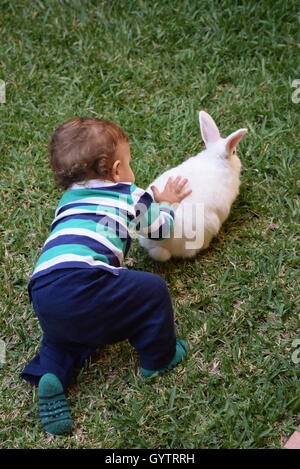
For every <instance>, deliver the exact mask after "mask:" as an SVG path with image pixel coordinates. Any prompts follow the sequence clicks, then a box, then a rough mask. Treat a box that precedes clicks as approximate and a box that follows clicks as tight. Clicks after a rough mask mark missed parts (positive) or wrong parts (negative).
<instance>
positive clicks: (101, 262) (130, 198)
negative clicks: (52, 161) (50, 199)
mask: <svg viewBox="0 0 300 469" xmlns="http://www.w3.org/2000/svg"><path fill="white" fill-rule="evenodd" d="M173 224H174V211H173V209H172V206H171V205H169V204H157V203H156V202H155V201H154V200H153V198H152V196H151V195H150V194H149V193H148V192H146V191H144V190H143V189H140V188H138V187H137V186H136V185H135V184H131V183H116V184H114V183H112V182H109V181H100V180H91V181H88V182H87V183H86V184H85V185H82V184H73V186H71V188H70V189H69V190H67V191H66V192H65V193H64V194H63V196H62V198H61V199H60V201H59V204H58V206H57V209H56V212H55V218H54V220H53V222H52V224H51V232H50V234H49V237H48V238H47V240H46V242H45V244H44V246H43V250H42V253H41V255H40V257H39V259H38V261H37V263H36V266H35V269H34V272H33V274H32V277H31V281H32V280H33V279H35V278H37V277H39V276H42V275H45V274H48V273H49V272H51V271H53V270H55V269H64V268H95V267H99V268H102V269H106V270H110V271H112V273H114V274H115V275H118V269H120V268H125V267H123V265H122V264H123V261H124V258H125V256H126V254H127V252H128V250H129V247H130V243H131V237H132V234H133V233H138V234H139V235H142V236H146V237H150V238H153V239H156V240H159V239H164V238H167V237H168V236H169V235H170V233H171V231H172V230H173Z"/></svg>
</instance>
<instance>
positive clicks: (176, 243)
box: [138, 111, 247, 261]
mask: <svg viewBox="0 0 300 469" xmlns="http://www.w3.org/2000/svg"><path fill="white" fill-rule="evenodd" d="M199 121H200V130H201V135H202V139H203V141H204V143H205V146H206V149H205V150H203V151H202V152H200V153H198V154H197V155H196V156H193V157H192V158H189V159H188V160H187V161H184V162H183V163H182V164H180V165H179V166H176V167H175V168H172V169H169V170H168V171H166V172H165V173H163V174H162V175H161V176H159V177H158V178H157V179H155V180H154V181H153V183H152V184H150V186H149V187H148V189H147V190H148V192H149V193H151V195H153V192H152V190H151V186H152V185H154V186H156V187H157V188H158V190H159V191H162V190H163V189H164V187H165V184H166V182H167V180H168V178H169V177H170V176H172V177H177V176H182V177H183V178H187V179H188V183H187V184H186V186H185V189H192V193H191V194H190V195H188V196H187V197H186V198H185V199H183V200H182V201H181V202H180V204H179V205H178V207H177V208H176V210H175V222H174V230H173V232H172V234H171V236H170V237H169V238H166V239H163V240H158V241H155V240H153V239H149V238H144V237H141V236H139V238H138V239H139V243H140V244H141V246H143V247H144V248H145V249H147V250H148V252H149V255H150V256H151V257H152V258H153V259H155V260H157V261H167V260H168V259H170V258H171V257H172V256H174V257H194V256H195V255H196V254H197V253H198V252H199V251H200V250H203V249H206V248H207V247H208V246H209V244H210V242H211V240H212V238H213V237H214V236H216V235H217V234H218V232H219V230H220V228H221V225H222V223H223V222H224V221H225V220H226V218H227V217H228V215H229V212H230V208H231V205H232V203H233V202H234V200H235V199H236V197H237V195H238V193H239V186H240V172H241V162H240V160H239V158H238V157H237V155H236V149H235V148H236V146H237V144H238V143H239V141H240V140H241V139H242V137H243V136H244V135H245V134H246V133H247V129H239V130H237V131H236V132H233V133H232V134H230V135H229V137H227V138H222V137H221V136H220V133H219V129H218V127H217V125H216V123H215V122H214V120H213V119H212V117H211V116H210V115H209V114H207V113H206V112H205V111H200V112H199ZM193 239H194V241H193Z"/></svg>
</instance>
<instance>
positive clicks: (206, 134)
mask: <svg viewBox="0 0 300 469" xmlns="http://www.w3.org/2000/svg"><path fill="white" fill-rule="evenodd" d="M199 122H200V130H201V135H202V138H203V141H204V143H205V145H206V146H207V144H208V143H213V142H216V141H217V140H219V138H220V132H219V129H218V127H217V125H216V123H215V121H214V120H213V118H212V117H210V115H209V114H207V112H205V111H200V112H199Z"/></svg>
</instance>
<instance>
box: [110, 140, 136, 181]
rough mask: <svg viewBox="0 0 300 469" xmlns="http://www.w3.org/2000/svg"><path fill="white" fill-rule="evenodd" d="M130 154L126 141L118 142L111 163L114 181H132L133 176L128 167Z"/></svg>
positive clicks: (133, 179)
mask: <svg viewBox="0 0 300 469" xmlns="http://www.w3.org/2000/svg"><path fill="white" fill-rule="evenodd" d="M130 161H131V154H130V146H129V143H128V142H125V141H122V142H119V143H118V146H117V149H116V154H115V162H114V164H113V170H112V177H113V180H114V182H132V183H133V182H134V181H135V176H134V173H133V171H132V169H131V167H130Z"/></svg>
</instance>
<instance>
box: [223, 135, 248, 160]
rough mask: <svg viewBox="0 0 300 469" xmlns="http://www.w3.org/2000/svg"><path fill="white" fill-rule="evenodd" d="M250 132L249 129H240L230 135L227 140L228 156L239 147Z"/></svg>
mask: <svg viewBox="0 0 300 469" xmlns="http://www.w3.org/2000/svg"><path fill="white" fill-rule="evenodd" d="M247 132H248V130H247V129H239V130H236V131H235V132H233V133H232V134H230V135H229V137H227V138H226V151H227V153H228V155H230V154H231V152H232V150H233V149H234V148H235V147H236V146H237V144H238V143H239V142H240V140H242V138H243V137H244V135H246V133H247Z"/></svg>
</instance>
